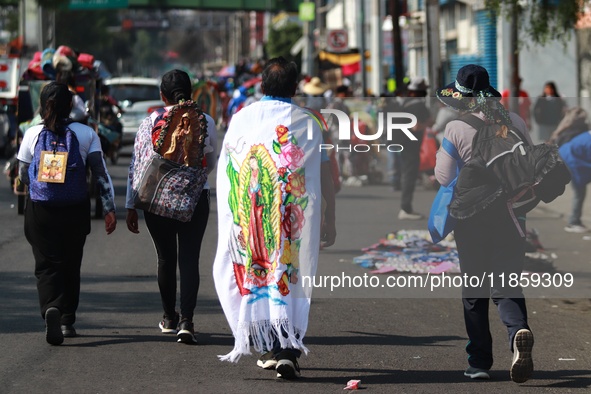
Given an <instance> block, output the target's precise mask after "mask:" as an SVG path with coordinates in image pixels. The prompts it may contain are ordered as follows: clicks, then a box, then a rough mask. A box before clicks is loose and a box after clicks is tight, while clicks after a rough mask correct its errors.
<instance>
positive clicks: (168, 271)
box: [125, 70, 217, 344]
mask: <svg viewBox="0 0 591 394" xmlns="http://www.w3.org/2000/svg"><path fill="white" fill-rule="evenodd" d="M191 94H192V84H191V79H190V77H189V75H188V74H187V73H186V72H184V71H181V70H172V71H169V72H167V73H166V74H164V76H163V77H162V83H161V84H160V97H161V98H162V100H163V101H164V103H165V104H166V110H170V109H172V107H173V106H174V105H175V104H179V103H182V102H184V101H189V100H191ZM164 113H165V109H158V110H156V111H155V112H154V113H152V114H150V116H148V117H147V118H146V119H144V121H143V122H142V124H141V125H140V128H139V130H138V132H137V135H136V139H135V143H134V150H133V155H132V159H131V164H130V166H129V177H128V184H127V201H126V203H125V207H126V208H127V220H126V221H127V228H128V229H129V231H131V232H133V233H136V234H137V233H139V227H138V213H137V211H136V207H135V202H134V193H137V191H135V190H134V187H135V186H134V185H133V182H134V179H135V180H137V179H138V178H140V177H141V174H142V169H145V168H146V167H147V163H149V162H150V160H151V158H152V156H153V155H155V154H156V153H155V149H154V148H155V147H154V145H153V140H152V131H153V129H154V126H155V124H156V123H158V121H159V120H161V119H162V118H163V116H164ZM203 116H204V117H205V120H206V122H207V137H206V138H205V147H204V150H203V153H204V154H205V155H204V159H205V160H204V164H205V163H206V167H207V171H208V173H209V172H211V171H212V170H213V169H214V168H215V166H216V162H217V146H216V141H217V129H216V127H215V121H214V120H213V119H212V118H211V116H209V115H207V114H203ZM172 129H173V128H172V127H171V128H170V129H169V130H170V132H172ZM192 130H194V129H192ZM184 135H188V134H182V136H183V137H182V138H186V139H183V141H185V142H186V141H191V140H192V138H195V137H194V136H191V139H189V137H184ZM173 136H174V135H173ZM179 138H180V137H179ZM179 141H181V140H180V139H179ZM170 146H171V148H170V149H171V150H172V154H171V157H176V156H177V153H178V152H180V151H179V150H176V149H177V148H178V149H180V150H182V149H184V148H183V146H184V142H180V143H176V144H175V147H176V148H173V147H172V145H170ZM187 152H189V153H187ZM180 153H182V154H181V157H184V160H185V161H188V162H193V161H199V160H198V159H197V158H196V156H195V155H198V152H193V151H184V153H183V152H180ZM166 154H168V152H167V153H166ZM185 155H186V157H185ZM189 156H190V157H189ZM170 160H173V159H172V158H171V159H170ZM187 182H191V181H190V180H188V179H187ZM170 190H172V189H170ZM197 197H198V201H197V205H196V207H195V210H194V212H193V216H192V217H191V219H190V220H189V221H187V222H185V221H181V220H177V219H174V218H168V217H164V216H162V215H157V214H154V213H151V212H148V211H144V218H145V220H146V226H147V227H148V231H149V232H150V236H151V237H152V240H153V242H154V247H155V249H156V254H157V256H158V287H159V290H160V298H161V300H162V307H163V309H164V315H163V318H162V320H161V321H160V323H159V324H158V327H159V328H160V330H161V332H162V333H164V334H176V335H177V338H178V342H181V343H187V344H196V343H197V339H196V338H195V328H194V324H193V317H194V311H195V307H196V304H197V293H198V291H199V283H200V277H199V254H200V251H201V241H202V240H203V236H204V234H205V229H206V227H207V221H208V218H209V185H208V184H207V183H205V186H204V188H203V191H202V192H201V194H200V195H199V196H195V198H197ZM177 264H178V269H179V273H180V283H181V288H180V314H179V312H177V310H176V306H175V305H176V294H177V276H176V273H177Z"/></svg>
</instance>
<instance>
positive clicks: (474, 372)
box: [464, 367, 490, 379]
mask: <svg viewBox="0 0 591 394" xmlns="http://www.w3.org/2000/svg"><path fill="white" fill-rule="evenodd" d="M464 376H467V377H469V378H470V379H490V375H489V374H488V369H480V368H474V367H468V369H467V370H466V372H464Z"/></svg>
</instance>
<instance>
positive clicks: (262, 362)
mask: <svg viewBox="0 0 591 394" xmlns="http://www.w3.org/2000/svg"><path fill="white" fill-rule="evenodd" d="M257 365H258V366H259V367H261V368H263V369H275V367H276V366H277V359H276V358H275V356H274V355H273V351H272V350H271V351H269V352H267V353H265V354H263V355H262V356H261V357H259V359H258V360H257Z"/></svg>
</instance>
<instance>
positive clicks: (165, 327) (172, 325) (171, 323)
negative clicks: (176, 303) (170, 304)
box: [158, 313, 179, 334]
mask: <svg viewBox="0 0 591 394" xmlns="http://www.w3.org/2000/svg"><path fill="white" fill-rule="evenodd" d="M178 325H179V314H178V313H177V314H176V315H175V316H174V318H173V319H170V318H168V317H166V315H164V316H163V317H162V321H161V322H160V323H158V327H160V329H161V330H162V333H163V334H176V333H177V329H178Z"/></svg>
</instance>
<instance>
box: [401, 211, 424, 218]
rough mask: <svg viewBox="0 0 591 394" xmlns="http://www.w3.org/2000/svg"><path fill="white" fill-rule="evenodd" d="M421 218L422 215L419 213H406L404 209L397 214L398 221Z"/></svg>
mask: <svg viewBox="0 0 591 394" xmlns="http://www.w3.org/2000/svg"><path fill="white" fill-rule="evenodd" d="M422 218H423V215H421V214H420V213H408V212H406V211H405V210H404V209H401V210H400V212H398V219H400V220H421V219H422Z"/></svg>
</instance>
